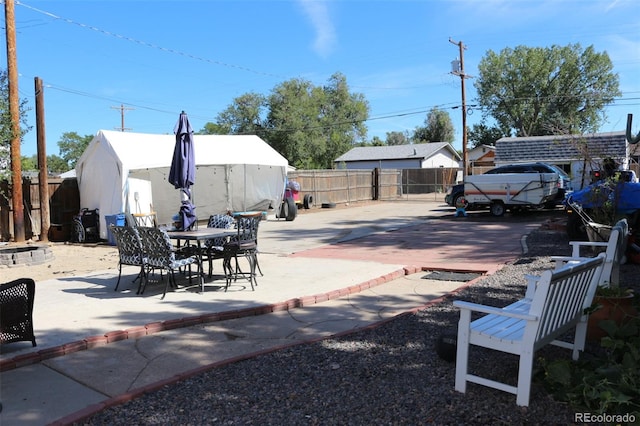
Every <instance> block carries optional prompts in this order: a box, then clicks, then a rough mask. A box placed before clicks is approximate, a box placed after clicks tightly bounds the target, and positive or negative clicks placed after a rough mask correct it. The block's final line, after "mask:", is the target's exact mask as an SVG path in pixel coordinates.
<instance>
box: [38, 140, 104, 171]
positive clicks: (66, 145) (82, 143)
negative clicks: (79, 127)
mask: <svg viewBox="0 0 640 426" xmlns="http://www.w3.org/2000/svg"><path fill="white" fill-rule="evenodd" d="M92 139H93V136H92V135H85V136H80V135H78V134H77V133H76V132H66V133H63V134H62V137H61V138H60V140H59V141H58V148H59V149H60V155H61V156H62V159H63V160H64V161H65V162H66V163H67V167H68V168H67V170H71V169H73V168H74V167H75V166H76V163H77V162H78V159H80V156H81V155H82V153H83V152H84V150H85V149H87V146H88V145H89V142H91V140H92ZM49 169H51V167H49Z"/></svg>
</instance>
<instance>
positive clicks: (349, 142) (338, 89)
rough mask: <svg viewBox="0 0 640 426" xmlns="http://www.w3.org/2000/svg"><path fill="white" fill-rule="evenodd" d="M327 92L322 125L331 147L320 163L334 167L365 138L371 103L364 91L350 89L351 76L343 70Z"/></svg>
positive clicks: (326, 166)
mask: <svg viewBox="0 0 640 426" xmlns="http://www.w3.org/2000/svg"><path fill="white" fill-rule="evenodd" d="M323 93H324V97H323V101H324V102H323V103H322V104H321V105H320V106H321V109H320V124H321V126H322V129H323V134H324V137H325V138H326V140H327V149H326V150H325V151H324V153H323V154H324V155H322V156H320V158H318V163H319V165H320V167H322V168H333V167H334V160H335V159H336V158H338V157H339V156H340V155H342V154H344V153H345V152H347V151H349V150H350V149H351V148H352V147H353V146H354V145H355V144H356V143H358V142H361V141H363V140H365V138H366V136H367V126H366V125H365V121H366V120H367V118H368V117H369V103H368V102H367V101H366V100H365V97H364V95H363V94H361V93H351V92H349V85H348V84H347V78H346V77H345V76H344V75H343V74H340V73H336V74H334V75H332V76H331V77H330V78H329V84H328V85H326V86H324V88H323Z"/></svg>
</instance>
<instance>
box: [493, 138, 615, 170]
mask: <svg viewBox="0 0 640 426" xmlns="http://www.w3.org/2000/svg"><path fill="white" fill-rule="evenodd" d="M626 147H627V138H626V135H625V132H609V133H593V134H589V135H554V136H531V137H520V138H501V139H498V141H497V142H496V162H499V163H518V162H525V161H527V162H529V161H553V162H560V161H571V160H575V159H578V158H584V154H583V152H584V151H586V152H588V154H589V156H590V157H592V158H607V157H611V158H625V157H626V155H627V153H626Z"/></svg>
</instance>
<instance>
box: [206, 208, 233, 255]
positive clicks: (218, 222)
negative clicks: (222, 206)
mask: <svg viewBox="0 0 640 426" xmlns="http://www.w3.org/2000/svg"><path fill="white" fill-rule="evenodd" d="M234 222H235V221H234V219H233V217H231V216H229V215H228V214H213V215H211V216H209V222H208V223H207V228H218V229H231V225H233V223H234ZM226 241H227V239H226V238H224V237H220V238H212V239H210V240H207V241H205V243H204V244H205V247H207V248H211V247H220V250H222V247H223V246H224V243H225V242H226Z"/></svg>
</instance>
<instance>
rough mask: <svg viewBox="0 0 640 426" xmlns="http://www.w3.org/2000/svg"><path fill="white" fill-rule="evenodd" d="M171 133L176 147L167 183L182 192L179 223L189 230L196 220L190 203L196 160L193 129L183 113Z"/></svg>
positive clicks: (194, 180)
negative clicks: (174, 138) (174, 136)
mask: <svg viewBox="0 0 640 426" xmlns="http://www.w3.org/2000/svg"><path fill="white" fill-rule="evenodd" d="M173 133H175V135H176V146H175V148H174V150H173V159H172V160H171V168H170V169H169V183H171V184H172V185H173V186H174V188H176V189H180V190H181V192H182V205H181V206H180V212H179V216H180V220H179V221H180V223H181V225H182V229H189V228H191V226H192V225H193V224H194V222H195V221H196V220H197V217H196V214H195V209H196V208H195V206H194V205H193V204H192V202H191V189H190V188H191V185H193V184H195V182H196V159H195V154H194V149H193V129H192V128H191V124H190V123H189V118H188V117H187V114H186V113H185V112H184V111H182V113H181V114H180V118H179V119H178V122H177V123H176V126H175V128H174V129H173Z"/></svg>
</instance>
